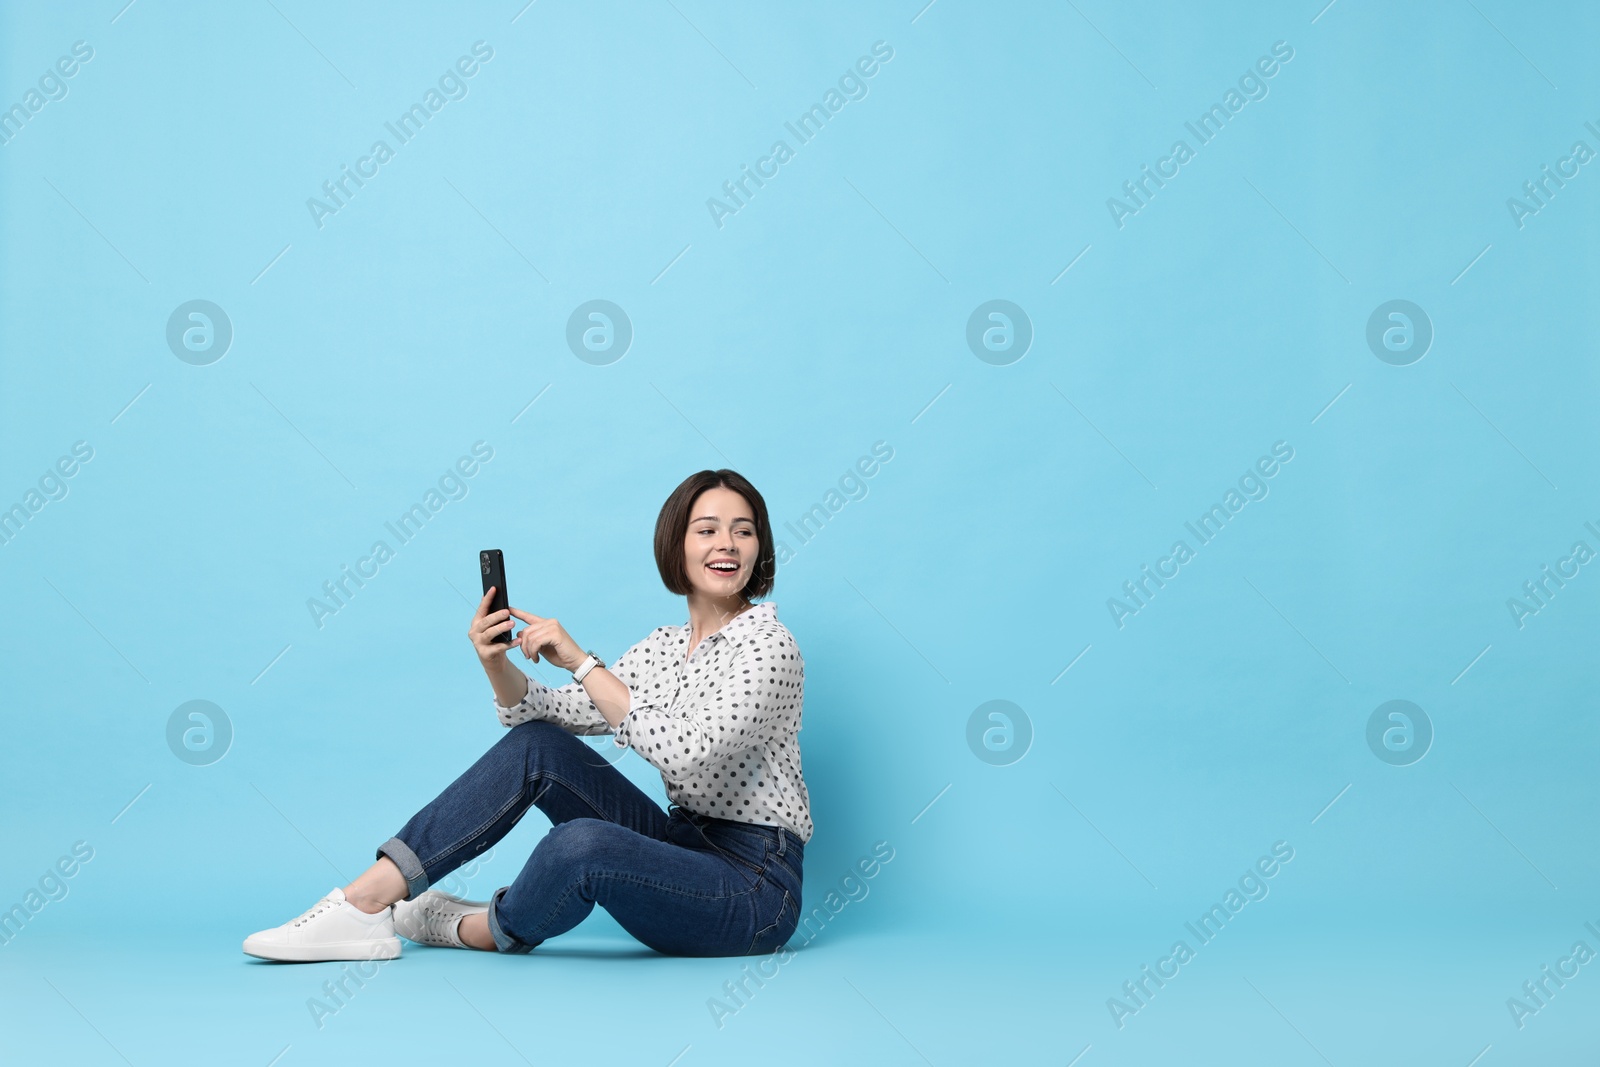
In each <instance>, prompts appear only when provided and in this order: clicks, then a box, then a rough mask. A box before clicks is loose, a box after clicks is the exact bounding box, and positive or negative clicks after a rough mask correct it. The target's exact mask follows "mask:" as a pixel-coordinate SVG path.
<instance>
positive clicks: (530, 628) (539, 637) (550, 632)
mask: <svg viewBox="0 0 1600 1067" xmlns="http://www.w3.org/2000/svg"><path fill="white" fill-rule="evenodd" d="M510 610H511V614H512V615H514V616H516V617H517V618H519V619H521V620H522V621H523V622H525V623H527V624H528V625H526V626H524V627H523V628H522V632H521V633H520V634H518V635H517V640H518V642H519V643H520V644H521V645H522V654H523V656H524V657H526V658H527V659H530V660H532V661H533V662H535V663H538V662H539V657H540V656H543V657H544V658H545V659H546V660H548V661H549V662H551V663H554V664H555V665H556V666H557V667H560V668H561V669H562V670H565V671H575V670H577V669H578V667H579V666H580V665H581V664H582V663H583V661H584V660H585V659H587V658H588V656H589V654H588V653H587V652H585V651H584V650H583V649H581V648H579V647H578V642H576V641H574V640H573V639H572V635H571V634H569V633H567V631H566V630H565V629H564V628H563V627H562V625H561V623H560V622H559V621H557V620H556V619H543V618H540V617H539V616H537V615H530V614H529V613H528V612H526V611H519V610H517V609H516V608H511V609H510Z"/></svg>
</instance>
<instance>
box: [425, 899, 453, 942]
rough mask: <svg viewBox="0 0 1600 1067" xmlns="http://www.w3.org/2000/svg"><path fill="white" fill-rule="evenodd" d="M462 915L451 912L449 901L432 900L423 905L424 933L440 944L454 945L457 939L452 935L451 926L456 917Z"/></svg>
mask: <svg viewBox="0 0 1600 1067" xmlns="http://www.w3.org/2000/svg"><path fill="white" fill-rule="evenodd" d="M460 917H461V916H460V915H459V914H457V915H452V914H451V913H450V910H449V905H448V902H446V901H442V900H430V901H428V902H427V903H426V904H424V905H423V906H422V930H423V933H424V934H425V935H426V936H427V937H429V938H432V939H434V940H436V941H438V942H439V943H440V944H444V945H454V944H455V941H454V940H452V939H451V937H450V933H449V927H450V925H451V923H452V921H453V920H454V919H459V918H460Z"/></svg>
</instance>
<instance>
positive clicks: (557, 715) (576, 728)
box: [494, 637, 650, 736]
mask: <svg viewBox="0 0 1600 1067" xmlns="http://www.w3.org/2000/svg"><path fill="white" fill-rule="evenodd" d="M649 640H650V638H648V637H647V638H645V640H643V641H640V642H639V643H638V644H636V645H634V646H633V647H632V648H630V649H628V651H626V652H624V653H623V654H622V655H621V656H618V657H617V662H616V663H615V664H612V665H610V666H609V667H608V668H607V669H608V670H609V671H611V673H612V674H614V675H616V676H617V677H618V678H619V679H621V680H622V683H623V684H624V685H626V686H627V687H628V691H629V693H630V694H631V693H633V691H634V686H635V685H637V684H638V678H639V665H640V660H641V658H642V657H643V656H644V654H645V650H646V645H647V644H648V642H649ZM524 677H527V675H524ZM636 700H637V697H635V701H636ZM494 710H495V714H496V715H497V716H498V717H499V719H500V724H501V725H502V726H506V727H511V726H516V725H518V724H520V723H524V722H528V721H529V720H532V719H538V720H540V721H542V722H553V723H555V724H556V725H557V726H559V727H561V728H562V729H563V730H565V731H567V733H569V734H579V735H581V736H590V735H594V734H609V733H611V732H612V728H611V724H610V723H609V722H607V721H606V719H605V716H603V715H601V714H600V709H599V708H597V707H595V704H594V701H593V700H590V699H589V693H588V691H587V690H586V689H584V688H583V683H581V682H568V683H567V684H566V685H563V686H559V687H557V688H551V687H550V686H547V685H545V684H544V683H543V682H540V681H539V680H538V679H536V678H528V691H527V693H526V694H525V695H524V696H523V698H522V699H521V700H519V701H518V702H517V703H516V704H513V705H512V706H511V707H509V708H508V707H506V706H504V705H503V704H501V703H500V701H499V700H495V701H494Z"/></svg>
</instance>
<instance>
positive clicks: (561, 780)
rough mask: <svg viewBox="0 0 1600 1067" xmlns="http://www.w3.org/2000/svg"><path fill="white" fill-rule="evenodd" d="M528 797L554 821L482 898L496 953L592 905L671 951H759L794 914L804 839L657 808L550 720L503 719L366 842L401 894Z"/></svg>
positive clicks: (544, 934) (453, 860) (503, 828)
mask: <svg viewBox="0 0 1600 1067" xmlns="http://www.w3.org/2000/svg"><path fill="white" fill-rule="evenodd" d="M533 806H537V807H538V808H539V810H540V811H542V812H544V814H545V815H546V816H548V817H549V819H550V821H551V822H552V823H553V824H554V825H553V826H552V827H551V828H550V831H549V833H547V834H545V836H544V838H543V839H542V840H541V841H540V842H539V844H538V846H537V847H536V848H534V850H533V855H532V856H530V857H529V858H528V862H527V864H526V865H525V866H524V867H523V868H522V872H521V873H520V874H518V875H517V878H516V881H514V882H512V883H511V884H510V885H509V886H505V887H502V888H501V889H498V890H496V891H495V893H494V895H493V897H492V898H491V900H490V902H489V915H488V919H489V931H490V933H491V934H493V936H494V941H495V944H496V945H497V946H499V949H500V951H501V952H528V951H530V950H532V949H533V948H534V946H536V945H538V944H539V943H540V942H542V941H544V940H545V939H546V938H549V937H554V936H555V935H557V934H560V933H565V932H566V931H568V930H570V929H572V928H573V927H574V926H577V925H578V924H579V923H580V922H582V921H583V920H584V918H585V917H586V916H587V915H588V914H589V912H591V911H592V910H594V906H595V905H596V904H599V905H600V906H601V907H602V908H605V909H606V911H608V912H610V913H611V915H612V916H613V917H614V918H615V919H616V920H617V922H618V923H620V924H621V926H622V928H623V929H624V930H626V931H628V933H630V934H632V935H633V936H634V937H635V938H637V939H638V940H639V941H641V942H643V943H644V944H646V945H648V946H649V947H650V948H653V949H655V950H656V951H657V952H661V953H665V954H667V955H672V956H749V955H764V954H766V953H770V952H774V951H776V950H777V949H779V948H781V947H782V946H783V944H784V942H785V941H787V940H788V938H789V936H790V935H791V934H793V933H794V929H795V926H796V924H797V923H798V922H799V919H800V876H801V861H802V857H803V852H804V846H803V845H802V843H801V841H800V839H799V838H798V837H796V836H795V835H794V833H793V832H791V831H789V830H787V829H784V828H782V827H776V826H757V825H755V824H752V823H741V822H731V821H729V820H727V819H716V818H711V817H709V816H704V815H698V814H695V813H693V812H690V811H688V810H687V809H685V808H683V807H680V806H678V805H671V808H672V811H671V814H670V815H669V814H666V813H664V812H662V810H661V809H660V808H659V807H658V806H657V805H656V804H655V803H654V802H653V801H652V800H651V799H650V798H649V797H647V796H645V794H644V793H643V792H642V791H641V790H640V789H639V788H638V787H637V786H635V785H634V784H633V783H632V782H630V781H628V779H627V778H626V777H625V776H624V775H623V774H622V772H621V771H619V770H617V769H616V768H615V767H613V766H611V764H610V763H608V762H607V761H606V758H605V756H603V755H602V754H601V753H599V752H596V751H595V750H594V749H592V748H590V747H589V746H588V745H587V744H585V743H584V742H582V741H580V740H579V739H578V738H577V737H574V736H573V735H572V734H569V733H567V732H566V731H565V730H563V729H562V728H561V727H559V726H557V725H555V724H554V723H548V722H540V721H532V722H525V723H522V724H520V725H518V726H514V727H512V728H511V729H510V730H508V731H506V734H505V736H503V737H502V738H500V740H499V741H497V742H496V743H495V745H494V746H493V747H492V748H490V749H489V751H488V752H486V753H484V755H483V756H482V757H481V758H480V759H479V760H478V761H477V762H476V763H474V764H473V765H472V766H471V767H469V768H468V769H467V771H466V773H464V774H463V775H461V777H459V778H457V779H456V780H455V781H454V782H452V783H451V784H450V785H449V786H448V787H447V788H446V789H445V791H444V792H443V793H440V794H439V796H438V798H437V799H435V800H434V801H433V802H432V803H430V804H429V805H428V806H427V807H425V808H423V809H422V810H421V811H419V812H417V813H416V815H414V816H412V817H411V820H410V821H409V822H407V823H406V824H405V826H404V827H402V828H401V829H400V832H399V833H397V834H395V836H394V837H391V838H390V839H389V840H388V841H386V842H384V844H382V845H381V846H379V848H378V855H379V856H388V857H389V858H390V859H391V860H393V861H394V863H395V864H396V866H398V867H399V868H400V873H401V874H403V875H404V876H405V879H406V888H407V892H406V897H405V899H407V900H411V899H413V898H415V897H416V896H417V895H418V894H420V893H421V892H422V891H423V890H425V889H427V888H428V886H430V885H432V884H434V883H435V882H437V881H438V880H439V879H441V878H443V877H444V876H445V875H447V874H449V873H450V872H451V871H453V870H455V869H456V868H457V867H460V866H462V865H463V864H465V863H467V862H468V861H470V860H471V859H473V858H474V857H476V856H478V855H479V854H480V853H482V852H483V851H484V850H485V849H488V848H490V847H491V846H493V845H494V844H495V842H497V841H499V840H500V839H501V838H502V837H504V836H505V835H506V834H507V833H509V832H510V830H511V828H512V827H513V826H515V825H516V824H517V822H518V820H520V819H521V818H522V816H523V815H524V814H525V813H526V812H527V810H528V808H529V807H533Z"/></svg>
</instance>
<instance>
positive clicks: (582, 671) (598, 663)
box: [572, 652, 606, 682]
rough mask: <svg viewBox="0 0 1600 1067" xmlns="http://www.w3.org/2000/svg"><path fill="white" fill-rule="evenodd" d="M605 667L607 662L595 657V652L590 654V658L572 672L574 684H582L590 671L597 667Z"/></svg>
mask: <svg viewBox="0 0 1600 1067" xmlns="http://www.w3.org/2000/svg"><path fill="white" fill-rule="evenodd" d="M605 665H606V663H605V660H603V659H601V658H600V657H599V656H597V655H595V654H594V653H593V652H590V653H589V655H588V658H587V659H585V660H584V661H583V662H582V663H580V664H578V669H577V670H575V671H573V672H572V680H573V681H574V682H581V681H583V676H584V675H586V674H588V673H589V672H590V671H592V670H594V669H595V668H596V667H604V666H605Z"/></svg>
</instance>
